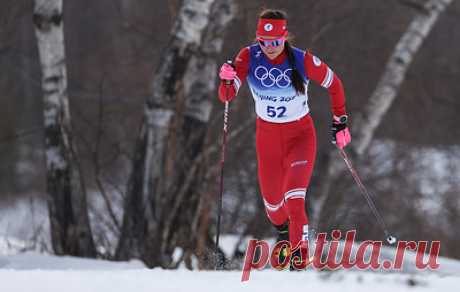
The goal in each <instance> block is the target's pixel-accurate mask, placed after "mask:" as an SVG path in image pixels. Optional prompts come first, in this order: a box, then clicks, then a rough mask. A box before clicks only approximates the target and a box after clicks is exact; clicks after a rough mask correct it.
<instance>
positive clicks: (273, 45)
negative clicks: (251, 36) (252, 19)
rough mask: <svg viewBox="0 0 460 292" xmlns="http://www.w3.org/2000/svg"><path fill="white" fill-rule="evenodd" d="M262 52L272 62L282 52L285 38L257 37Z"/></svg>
mask: <svg viewBox="0 0 460 292" xmlns="http://www.w3.org/2000/svg"><path fill="white" fill-rule="evenodd" d="M257 41H258V42H259V45H260V48H261V49H262V52H264V54H265V55H266V56H267V57H268V58H269V59H270V60H273V59H275V58H276V57H278V56H279V54H281V52H283V49H284V42H285V41H286V38H285V37H281V38H276V37H270V36H259V37H257Z"/></svg>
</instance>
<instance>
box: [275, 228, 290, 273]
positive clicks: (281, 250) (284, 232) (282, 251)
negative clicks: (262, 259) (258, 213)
mask: <svg viewBox="0 0 460 292" xmlns="http://www.w3.org/2000/svg"><path fill="white" fill-rule="evenodd" d="M275 227H276V229H277V230H278V236H277V238H276V242H275V244H277V243H279V242H280V241H288V242H289V221H286V222H284V223H283V224H282V225H275ZM290 252H291V251H290V249H289V246H287V245H283V246H280V247H277V248H276V249H274V250H273V255H274V256H275V257H276V258H278V259H279V260H278V261H279V263H284V261H285V260H286V257H288V256H289V254H290ZM286 267H287V265H285V266H279V267H276V268H277V269H279V270H284V269H285V268H286Z"/></svg>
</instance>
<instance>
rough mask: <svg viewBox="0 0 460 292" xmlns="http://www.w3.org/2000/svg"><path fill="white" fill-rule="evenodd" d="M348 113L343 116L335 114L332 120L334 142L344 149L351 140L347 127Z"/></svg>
mask: <svg viewBox="0 0 460 292" xmlns="http://www.w3.org/2000/svg"><path fill="white" fill-rule="evenodd" d="M347 119H348V117H347V116H346V115H343V116H341V117H336V116H334V118H333V121H332V127H331V130H332V144H336V145H337V147H339V148H340V149H343V148H344V147H345V146H347V145H348V143H350V142H351V135H350V130H348V127H347Z"/></svg>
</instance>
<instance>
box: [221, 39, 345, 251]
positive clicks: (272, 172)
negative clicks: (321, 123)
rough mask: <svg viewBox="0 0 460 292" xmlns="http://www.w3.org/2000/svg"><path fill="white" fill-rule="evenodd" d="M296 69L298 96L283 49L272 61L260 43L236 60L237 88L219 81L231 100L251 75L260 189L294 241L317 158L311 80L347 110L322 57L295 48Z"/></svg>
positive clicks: (335, 108) (340, 111) (304, 226)
mask: <svg viewBox="0 0 460 292" xmlns="http://www.w3.org/2000/svg"><path fill="white" fill-rule="evenodd" d="M291 50H292V52H293V56H294V59H295V67H296V70H297V71H298V72H299V73H300V74H301V76H302V78H303V79H304V80H303V81H304V84H305V94H299V93H297V92H296V90H295V89H294V86H293V85H292V82H291V76H292V67H293V66H292V64H291V63H290V62H289V60H288V57H287V55H286V53H285V51H283V53H281V54H280V55H279V56H278V57H276V58H275V59H274V60H270V59H268V58H267V57H266V56H265V54H264V53H263V52H262V50H261V49H260V47H259V45H258V44H255V45H252V46H249V47H245V48H243V49H242V50H241V51H240V52H239V54H238V55H237V57H236V59H235V62H234V64H235V70H236V72H237V76H236V78H235V81H234V83H233V86H230V88H227V87H226V85H225V84H224V83H223V82H221V84H220V86H219V97H220V99H221V100H225V95H226V94H228V96H227V97H228V98H227V99H230V100H231V99H232V98H234V97H235V96H236V94H237V93H238V90H239V88H240V87H241V85H242V83H243V82H242V81H243V80H245V79H247V81H248V85H249V88H250V90H251V93H252V95H253V98H254V101H255V109H256V113H257V122H256V129H257V130H256V150H257V161H258V178H259V186H260V191H261V194H262V197H263V200H264V204H265V210H266V213H267V215H268V218H269V220H270V221H271V222H272V224H274V225H281V224H283V223H284V222H285V221H286V220H289V237H290V241H291V244H292V245H293V246H297V244H298V243H299V241H300V240H302V239H306V238H305V236H306V232H308V231H307V230H308V218H307V215H306V212H305V196H306V192H307V188H308V185H309V183H310V178H311V175H312V171H313V166H314V163H315V157H316V134H315V129H314V125H313V121H312V118H311V116H310V114H309V111H310V110H309V107H308V84H309V82H310V80H313V81H315V82H316V83H318V84H320V85H321V86H322V87H324V88H326V89H327V90H328V92H329V95H330V98H331V110H332V113H333V114H334V115H336V116H342V115H344V114H346V109H345V94H344V89H343V86H342V82H341V81H340V79H339V78H338V77H337V75H336V74H335V73H334V72H333V71H332V70H331V69H330V68H329V67H328V66H327V65H326V64H325V63H324V62H322V61H321V60H320V59H319V58H318V57H316V56H314V55H312V54H311V53H309V52H304V51H301V50H299V49H297V48H295V47H291ZM291 62H292V59H291Z"/></svg>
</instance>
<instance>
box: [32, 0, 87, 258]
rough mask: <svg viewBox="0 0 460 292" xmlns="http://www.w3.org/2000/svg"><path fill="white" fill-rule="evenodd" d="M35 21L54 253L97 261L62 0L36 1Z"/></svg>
mask: <svg viewBox="0 0 460 292" xmlns="http://www.w3.org/2000/svg"><path fill="white" fill-rule="evenodd" d="M34 4H35V6H34V15H33V21H34V25H35V34H36V38H37V45H38V50H39V56H40V64H41V69H42V70H41V71H42V91H43V110H44V112H43V114H44V129H45V149H46V183H47V202H48V209H49V218H50V226H51V241H52V245H53V249H54V251H55V252H56V254H71V255H76V256H85V257H94V256H95V248H94V243H93V239H92V234H91V229H90V225H89V219H88V213H87V206H86V204H87V203H86V193H85V188H84V183H83V178H82V176H81V173H80V169H79V162H78V157H77V152H76V148H75V145H74V141H73V136H72V127H71V120H70V113H69V101H68V96H67V73H66V65H65V64H66V62H65V52H64V24H63V15H62V5H63V1H62V0H35V3H34Z"/></svg>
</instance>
